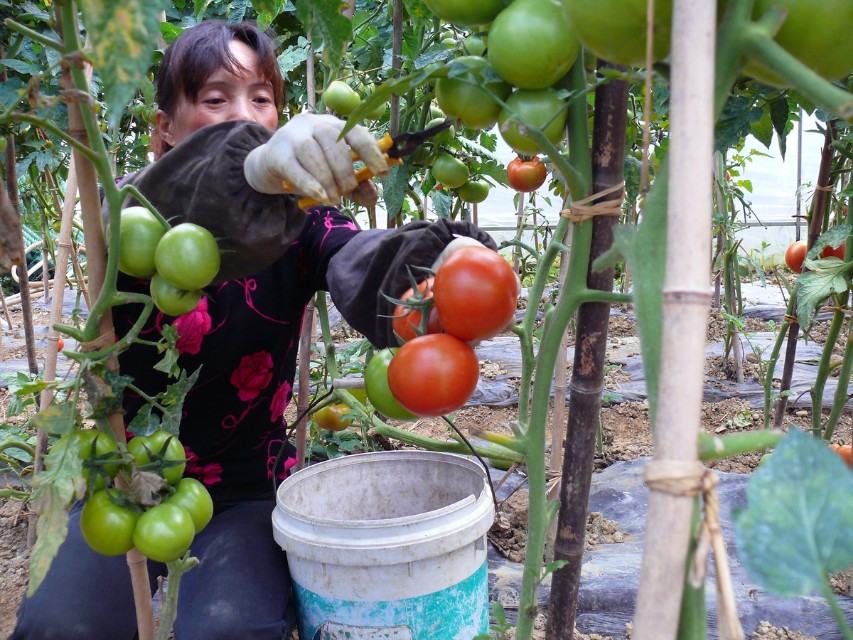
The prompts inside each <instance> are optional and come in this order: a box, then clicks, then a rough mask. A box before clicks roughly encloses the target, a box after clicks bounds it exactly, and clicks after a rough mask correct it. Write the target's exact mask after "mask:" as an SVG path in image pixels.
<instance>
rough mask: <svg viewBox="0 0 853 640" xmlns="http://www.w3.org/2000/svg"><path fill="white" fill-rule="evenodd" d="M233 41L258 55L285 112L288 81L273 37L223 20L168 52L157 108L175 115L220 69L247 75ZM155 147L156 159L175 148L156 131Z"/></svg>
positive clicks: (194, 31)
mask: <svg viewBox="0 0 853 640" xmlns="http://www.w3.org/2000/svg"><path fill="white" fill-rule="evenodd" d="M232 40H238V41H240V42H242V43H244V44H245V45H247V46H248V47H249V48H251V49H252V50H253V51H254V52H255V53H256V54H257V55H258V61H259V66H260V70H261V74H262V75H263V77H264V79H265V80H267V81H268V82H269V83H270V84H271V85H272V89H273V97H274V99H275V105H276V107H277V108H278V110H279V111H281V110H282V108H283V106H284V79H283V78H282V77H281V70H280V68H279V66H278V60H277V59H276V55H275V45H274V43H273V40H272V37H271V36H270V35H269V34H267V33H264V32H263V31H261V30H260V29H258V27H256V26H255V25H254V24H252V23H251V22H236V23H230V22H225V21H222V20H206V21H204V22H200V23H199V24H197V25H195V26H194V27H191V28H189V29H187V30H186V31H184V32H183V33H182V34H181V35H180V36H178V38H177V39H176V40H175V41H174V42H173V43H172V44H171V45H169V47H168V48H167V49H166V52H165V54H164V55H163V61H162V62H161V63H160V68H159V70H158V71H157V86H156V94H155V99H156V101H157V107H158V108H159V109H162V110H163V111H164V112H166V113H167V114H169V115H173V114H174V112H175V106H176V105H177V103H178V99H179V98H180V97H181V96H184V97H186V98H187V99H188V100H190V101H192V102H195V100H196V98H198V93H199V91H200V90H201V88H202V87H203V86H204V83H205V82H207V80H208V78H210V76H211V75H213V74H214V73H215V72H216V71H218V70H219V69H226V70H227V71H229V72H231V73H235V74H236V73H239V72H240V71H243V70H244V69H243V67H242V65H241V64H240V63H239V61H238V60H236V59H235V58H234V56H233V55H232V54H231V49H230V48H229V44H230V42H231V41H232ZM151 146H152V149H153V151H154V155H155V156H156V157H159V156H161V155H163V153H165V152H166V151H168V150H169V149H170V148H171V147H170V146H169V145H168V144H166V143H165V142H164V141H163V140H162V139H161V138H160V136H159V135H158V134H157V132H156V130H155V133H154V135H153V136H152V138H151Z"/></svg>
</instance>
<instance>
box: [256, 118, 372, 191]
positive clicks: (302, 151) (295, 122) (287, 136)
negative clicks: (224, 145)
mask: <svg viewBox="0 0 853 640" xmlns="http://www.w3.org/2000/svg"><path fill="white" fill-rule="evenodd" d="M345 124H346V123H345V122H344V121H343V120H340V119H338V118H336V117H334V116H331V115H324V114H314V113H300V114H299V115H297V116H296V117H294V118H292V119H291V120H290V121H289V122H288V123H287V124H285V125H284V126H283V127H281V128H280V129H279V130H278V131H276V132H275V133H274V134H273V136H272V138H270V140H269V141H268V142H267V143H266V144H263V145H261V146H260V147H257V148H256V149H253V150H252V151H251V152H249V155H248V156H246V161H245V163H244V165H243V171H244V173H245V176H246V181H247V182H248V183H249V186H250V187H252V188H253V189H254V190H255V191H259V192H261V193H270V194H277V193H294V194H298V195H300V196H308V197H311V198H313V199H315V200H317V201H319V202H322V203H324V204H337V203H338V202H339V201H340V196H341V195H346V194H349V193H351V192H352V191H353V190H354V189H356V187H357V186H358V182H357V181H356V179H355V169H354V168H353V161H352V156H351V154H350V148H352V150H353V151H354V152H356V153H358V155H359V156H360V157H361V160H362V162H364V163H365V164H366V165H367V166H368V167H369V168H370V170H371V171H372V172H373V174H374V175H382V174H384V173H387V172H388V164H387V162H386V161H385V156H384V154H383V152H382V150H381V149H380V148H379V144H378V143H377V140H376V138H375V137H374V135H373V134H372V133H370V131H368V130H367V129H366V128H364V127H361V126H356V127H353V128H352V129H351V130H350V131H349V132H348V133H347V134H346V136H345V137H344V138H343V139H339V138H340V134H341V131H342V130H343V128H344V125H345ZM285 181H286V182H287V183H288V186H289V187H290V188H288V189H285V186H284V183H285Z"/></svg>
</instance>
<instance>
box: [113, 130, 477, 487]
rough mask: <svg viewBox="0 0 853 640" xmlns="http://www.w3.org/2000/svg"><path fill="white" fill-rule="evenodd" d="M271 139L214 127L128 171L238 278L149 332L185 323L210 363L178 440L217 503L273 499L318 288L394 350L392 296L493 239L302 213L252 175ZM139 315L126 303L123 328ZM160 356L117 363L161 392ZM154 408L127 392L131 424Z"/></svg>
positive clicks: (117, 317)
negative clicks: (253, 182)
mask: <svg viewBox="0 0 853 640" xmlns="http://www.w3.org/2000/svg"><path fill="white" fill-rule="evenodd" d="M268 136H269V132H267V131H266V130H264V129H262V128H261V127H259V126H257V125H254V124H253V123H225V124H224V125H214V126H212V127H207V128H205V129H202V130H201V131H199V132H197V133H196V134H194V135H193V136H191V137H190V138H188V139H187V140H186V141H185V142H184V143H182V144H181V145H179V146H178V147H176V148H175V149H173V150H172V151H170V152H169V153H167V154H166V155H165V156H164V157H163V158H161V159H160V160H158V161H157V162H156V163H154V164H153V165H151V167H150V168H149V169H146V170H145V171H143V172H141V173H140V174H137V175H136V176H132V177H131V178H130V181H132V182H133V183H134V184H135V185H136V186H137V187H138V188H139V189H140V191H141V192H142V193H143V194H144V195H145V196H146V197H148V198H149V199H151V200H152V201H153V202H154V204H155V205H156V206H157V207H158V210H160V211H161V212H163V213H164V214H166V215H167V217H169V216H168V213H167V212H176V211H180V212H181V213H182V215H177V216H173V220H174V222H180V221H184V220H191V221H193V222H196V223H198V224H202V225H203V226H207V227H208V228H211V231H213V232H214V235H216V236H217V237H218V238H219V239H220V247H221V248H224V250H225V252H224V253H223V271H221V272H220V273H223V272H224V273H225V275H226V276H227V279H224V280H221V281H217V282H215V283H214V284H212V285H211V286H209V287H208V288H207V289H206V290H205V295H204V296H203V298H202V299H201V301H200V302H199V304H198V306H197V307H196V309H195V310H194V311H192V312H190V313H187V314H185V315H182V316H180V317H178V318H173V317H168V316H164V315H163V314H162V313H159V312H155V313H154V314H152V317H151V318H150V319H149V322H148V323H147V325H146V327H145V328H144V329H143V330H142V332H141V335H140V337H141V338H143V339H147V340H154V341H156V340H158V339H159V334H160V332H161V330H162V328H163V326H164V325H166V324H171V325H173V326H174V327H175V329H176V330H177V332H178V335H179V336H180V337H179V340H178V343H177V348H178V351H179V353H180V357H179V360H178V364H179V366H180V367H181V368H182V369H184V370H186V371H187V372H188V373H192V372H193V371H195V370H197V369H200V372H199V377H198V380H197V381H196V383H195V385H194V386H193V387H192V389H191V390H190V391H189V393H188V394H187V397H186V401H185V403H184V406H183V413H182V420H181V427H180V439H181V442H182V443H183V444H184V446H185V448H186V450H187V456H188V464H187V473H188V475H192V476H195V477H197V478H199V479H200V480H201V481H202V482H204V483H205V485H207V487H208V488H209V489H210V491H211V493H212V494H213V496H214V498H215V499H242V498H248V497H252V496H258V495H262V494H265V493H269V492H270V491H271V489H272V486H273V476H276V478H282V477H284V474H285V473H286V471H285V468H286V467H287V464H281V465H279V466H278V467H276V468H274V462H275V459H276V456H277V454H278V453H279V450H280V448H281V446H282V444H283V440H284V436H285V428H286V424H285V422H284V418H283V414H284V411H285V408H286V407H287V405H288V403H289V402H290V400H291V396H292V392H293V380H294V377H295V371H296V359H297V353H298V348H299V334H300V329H301V325H302V316H303V314H304V313H305V307H306V305H307V303H308V302H309V301H310V300H311V299H312V297H313V296H314V294H315V293H316V292H318V291H329V292H330V294H331V297H332V300H333V302H334V303H335V304H336V306H337V307H338V309H339V310H340V311H341V313H342V315H343V316H344V318H345V319H346V320H347V321H348V322H349V323H350V324H351V325H352V326H353V327H354V328H356V329H357V330H359V331H360V332H362V333H363V334H365V335H366V336H367V337H368V339H370V340H371V342H373V344H375V345H376V346H377V347H384V346H389V345H392V344H394V339H393V334H392V332H391V327H390V322H389V321H388V319H387V318H385V317H382V316H387V315H389V314H390V313H391V311H392V309H391V307H390V303H389V302H388V301H387V300H386V299H385V297H384V296H383V295H382V293H383V292H385V293H387V294H389V295H391V296H399V295H400V294H401V293H402V292H403V291H404V290H405V289H406V288H407V287H408V276H407V269H406V267H407V266H429V265H430V264H431V263H432V261H433V260H434V258H435V257H436V256H437V255H438V253H440V251H441V250H442V249H443V248H444V246H446V245H447V243H449V242H450V241H451V240H452V239H453V237H454V236H456V235H466V236H471V237H474V238H476V239H478V240H479V241H480V242H483V243H484V244H487V245H489V246H492V247H494V243H493V241H492V240H491V239H490V238H489V236H488V235H487V234H485V233H484V232H482V231H479V230H478V229H477V228H476V227H474V226H473V225H470V224H468V223H463V222H452V221H447V220H441V221H438V222H436V223H427V222H413V223H410V224H408V225H405V226H404V227H401V228H399V229H393V230H387V231H384V230H383V231H378V230H371V231H359V230H358V229H357V227H356V226H355V225H354V224H353V222H352V221H351V220H350V219H349V218H348V217H347V216H345V215H343V214H342V213H340V212H339V211H338V210H337V209H334V208H328V207H321V208H316V209H312V210H310V211H308V212H302V211H300V210H299V209H298V208H297V207H296V205H295V201H294V200H295V199H294V198H293V197H292V196H264V195H262V194H254V192H252V191H251V189H249V188H248V186H247V185H245V181H244V179H243V177H242V160H243V158H244V157H245V154H246V153H248V151H249V150H250V149H252V148H254V147H255V146H257V144H260V143H261V142H263V141H265V140H266V139H267V138H268ZM194 150H195V152H194V153H193V151H194ZM234 165H238V166H239V171H238V170H237V169H235V168H234ZM187 182H191V183H192V184H194V185H195V189H193V188H188V187H187V186H186V183H187ZM199 189H201V190H203V191H204V193H203V195H199V194H198V193H197V192H198V190H199ZM132 204H135V202H134V203H132ZM276 210H277V211H278V215H275V212H276ZM208 223H209V224H208ZM284 239H287V242H286V243H285V242H284ZM256 244H260V245H263V246H262V247H257V248H256V247H255V245H256ZM119 285H120V288H121V289H123V290H138V291H145V290H146V289H147V282H145V281H140V280H135V279H132V278H129V277H122V278H121V279H120V283H119ZM140 309H141V307H140V306H139V305H126V306H123V307H118V308H116V309H114V311H113V319H114V324H115V327H116V332H117V333H118V334H119V335H122V334H123V333H124V332H126V331H127V330H128V329H129V328H130V327H131V325H132V324H133V323H134V321H135V320H136V318H137V316H138V313H139V311H140ZM160 357H161V356H160V354H158V353H157V351H156V349H154V348H153V347H151V346H148V345H133V346H132V347H131V348H130V349H128V350H127V351H125V352H124V353H122V354H121V356H120V358H119V364H120V370H121V373H122V374H125V375H129V376H131V377H132V378H133V379H134V384H135V385H136V386H138V387H139V388H140V389H141V390H142V391H143V392H145V393H147V394H152V395H153V394H156V393H158V392H159V391H162V390H163V389H165V387H166V385H167V384H169V383H170V382H173V381H171V380H169V379H168V378H167V377H166V375H165V374H163V373H160V372H158V371H155V370H154V365H155V364H156V363H157V362H158V361H159V359H160ZM143 402H144V400H143V399H142V398H141V397H140V396H139V395H138V394H133V393H130V392H127V393H126V394H125V402H124V408H125V412H126V419H127V421H128V422H129V421H130V420H131V419H132V418H133V416H134V415H135V414H136V412H137V411H138V409H139V408H140V406H141V405H142V403H143Z"/></svg>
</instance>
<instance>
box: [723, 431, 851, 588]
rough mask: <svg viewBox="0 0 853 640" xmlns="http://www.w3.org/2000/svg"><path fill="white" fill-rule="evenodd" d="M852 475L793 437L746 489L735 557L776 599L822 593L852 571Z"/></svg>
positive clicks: (816, 446) (815, 444)
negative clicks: (830, 579) (831, 577)
mask: <svg viewBox="0 0 853 640" xmlns="http://www.w3.org/2000/svg"><path fill="white" fill-rule="evenodd" d="M851 493H853V474H851V473H850V470H849V469H847V468H846V467H845V465H844V463H843V462H842V461H841V458H839V457H838V456H837V455H836V454H835V453H833V452H832V451H830V450H829V447H827V446H826V443H825V442H823V441H821V440H819V439H816V438H813V437H811V436H809V435H806V434H805V433H803V432H802V431H800V430H799V429H792V430H791V432H790V433H789V434H788V435H787V436H785V438H784V439H783V440H782V442H781V443H780V444H779V446H778V447H776V449H775V450H774V452H773V454H772V455H771V456H770V459H769V460H768V461H767V462H766V463H765V464H763V465H762V466H761V467H759V468H758V470H757V471H756V472H755V474H754V475H753V476H752V478H751V479H750V481H749V484H748V485H747V488H746V496H747V503H748V506H747V508H746V509H742V510H738V511H737V512H735V514H734V522H735V532H736V540H737V545H738V556H739V558H740V560H741V562H742V563H743V565H744V567H745V568H746V570H747V571H748V572H749V574H750V575H751V576H752V578H753V579H754V580H755V581H756V582H757V584H758V585H759V586H761V587H763V588H765V589H767V590H768V591H771V592H773V593H775V594H777V595H780V596H800V595H806V594H808V593H811V592H815V591H822V590H823V587H824V584H825V583H826V581H827V574H828V573H834V572H838V571H842V570H844V569H846V568H848V567H850V566H851V565H853V537H851V536H849V535H847V534H848V532H850V531H851V530H853V501H851V500H850V495H851Z"/></svg>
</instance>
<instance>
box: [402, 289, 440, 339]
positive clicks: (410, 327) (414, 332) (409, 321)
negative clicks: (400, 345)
mask: <svg viewBox="0 0 853 640" xmlns="http://www.w3.org/2000/svg"><path fill="white" fill-rule="evenodd" d="M434 281H435V278H432V277H430V278H427V279H426V280H424V281H423V282H421V283H420V284H418V286H417V293H416V290H415V289H414V288H412V287H410V288H408V289H407V290H406V291H405V292H404V293H403V295H401V296H400V300H401V301H402V302H409V304H410V305H412V306H407V305H405V304H398V305H396V306H395V307H394V318H393V320H392V326H393V329H394V333H395V334H396V335H397V337H398V338H400V340H402V341H403V342H408V341H409V340H411V339H412V338H416V337H417V336H419V335H421V333H440V332H441V323H440V322H439V321H438V309H436V307H435V304H432V303H430V302H427V301H431V300H432V287H433V282H434ZM421 303H422V304H423V306H421ZM427 306H428V307H429V312H428V316H427V325H426V327H424V326H423V307H427ZM424 329H425V330H424Z"/></svg>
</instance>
